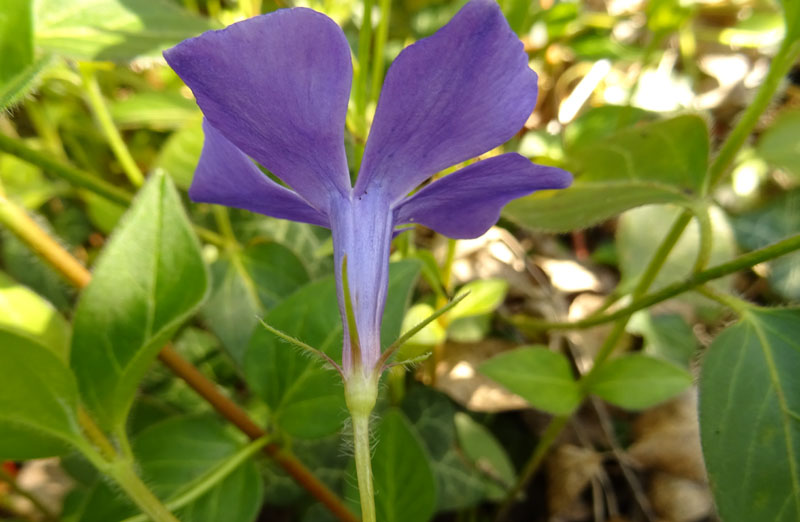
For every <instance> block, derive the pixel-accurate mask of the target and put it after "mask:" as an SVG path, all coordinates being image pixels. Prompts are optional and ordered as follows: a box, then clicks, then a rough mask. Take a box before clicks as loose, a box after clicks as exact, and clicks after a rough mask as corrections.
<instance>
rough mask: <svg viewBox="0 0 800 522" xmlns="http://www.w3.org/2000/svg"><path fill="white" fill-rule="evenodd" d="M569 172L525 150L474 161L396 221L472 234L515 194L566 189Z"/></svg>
mask: <svg viewBox="0 0 800 522" xmlns="http://www.w3.org/2000/svg"><path fill="white" fill-rule="evenodd" d="M571 182H572V175H571V174H570V173H569V172H566V171H564V170H561V169H559V168H556V167H545V166H542V165H535V164H533V163H531V162H530V160H528V159H527V158H525V157H523V156H520V155H519V154H514V153H511V154H503V155H500V156H495V157H493V158H489V159H485V160H482V161H479V162H477V163H473V164H472V165H470V166H469V167H466V168H464V169H462V170H459V171H457V172H454V173H453V174H450V175H449V176H445V177H444V178H442V179H439V180H436V181H434V182H433V183H431V184H430V185H428V186H426V187H423V188H422V189H421V190H420V191H419V192H417V193H416V194H414V195H413V196H411V197H409V198H408V199H406V200H405V201H403V202H402V203H400V204H399V205H398V206H397V207H396V208H395V224H396V225H403V224H407V223H419V224H422V225H425V226H426V227H429V228H432V229H433V230H435V231H437V232H439V233H440V234H444V235H445V236H448V237H452V238H455V239H471V238H475V237H478V236H480V235H481V234H483V233H484V232H486V231H487V230H488V229H489V227H491V226H492V225H494V224H495V223H496V222H497V219H498V218H499V217H500V210H501V209H502V208H503V206H505V204H506V203H508V202H509V201H511V200H512V199H516V198H520V197H522V196H526V195H528V194H530V193H531V192H534V191H537V190H545V189H560V188H566V187H568V186H569V184H570V183H571Z"/></svg>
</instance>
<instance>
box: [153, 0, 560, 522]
mask: <svg viewBox="0 0 800 522" xmlns="http://www.w3.org/2000/svg"><path fill="white" fill-rule="evenodd" d="M164 56H165V57H166V59H167V62H168V63H169V64H170V66H171V67H172V68H173V69H174V70H175V71H176V72H177V73H178V74H179V75H180V76H181V78H182V79H183V80H184V81H185V82H186V83H187V85H189V87H190V88H191V89H192V91H193V92H194V94H195V97H196V98H197V103H198V105H199V106H200V108H201V109H202V111H203V113H204V115H205V121H204V124H203V129H204V131H205V143H204V145H203V153H202V155H201V157H200V163H199V164H198V166H197V171H196V173H195V177H194V181H193V183H192V187H191V188H190V190H189V195H190V197H191V198H192V199H193V200H195V201H199V202H206V203H218V204H222V205H228V206H233V207H238V208H243V209H247V210H251V211H254V212H259V213H262V214H266V215H269V216H273V217H278V218H285V219H292V220H295V221H301V222H306V223H313V224H315V225H320V226H324V227H328V228H330V229H331V232H332V235H333V248H334V263H335V270H336V280H337V291H338V295H339V308H340V312H341V316H342V323H343V326H344V340H343V343H344V347H343V350H342V362H341V366H339V365H338V364H337V363H336V362H333V361H331V364H333V365H334V366H335V367H336V368H337V369H338V370H339V372H340V373H341V375H342V378H343V380H344V384H345V395H346V398H347V405H348V408H349V410H350V413H351V415H352V418H353V429H354V436H355V450H356V462H357V470H358V476H359V487H360V490H361V500H362V502H361V504H362V511H363V517H364V520H368V521H372V520H374V519H375V514H374V505H373V502H372V485H371V478H370V470H369V455H368V452H369V429H368V420H369V416H370V414H371V412H372V409H373V407H374V405H375V400H376V397H377V393H378V380H379V378H380V375H381V373H382V372H383V370H384V368H385V365H386V362H387V359H388V357H390V356H391V351H390V350H387V352H386V353H385V354H384V356H383V357H382V356H381V346H380V326H381V320H382V316H383V309H384V304H385V301H386V291H387V288H388V273H389V250H390V243H391V241H392V238H393V236H394V235H395V234H397V233H399V232H401V231H402V228H400V229H398V227H402V226H404V225H410V224H416V223H419V224H422V225H425V226H427V227H430V228H432V229H434V230H436V231H437V232H440V233H442V234H444V235H447V236H449V237H453V238H459V239H463V238H474V237H478V236H480V235H481V234H483V233H484V232H485V231H486V230H488V228H489V227H490V226H492V225H493V224H494V223H495V222H496V221H497V218H498V217H499V215H500V209H501V208H502V207H503V206H504V205H505V204H506V203H507V202H508V201H510V200H512V199H515V198H519V197H522V196H524V195H527V194H530V193H531V192H534V191H537V190H543V189H559V188H565V187H567V186H568V185H569V184H570V182H571V179H572V178H571V176H570V174H569V173H567V172H565V171H563V170H561V169H558V168H555V167H546V166H539V165H535V164H533V163H531V162H530V161H529V160H528V159H526V158H524V157H522V156H520V155H518V154H513V153H511V154H502V155H499V156H493V157H489V158H487V159H484V160H481V161H479V162H477V163H473V164H471V165H469V166H467V167H464V168H462V169H460V170H457V171H456V172H454V173H452V174H449V175H447V176H446V177H444V178H442V179H439V180H436V181H433V182H431V183H430V184H428V185H425V186H424V187H422V188H420V189H419V190H417V191H416V192H414V193H413V194H412V195H410V196H409V193H411V192H412V191H414V190H415V189H416V188H417V187H418V186H419V185H420V184H421V183H423V182H424V181H426V180H427V179H428V178H430V177H431V176H432V175H434V174H436V173H437V172H439V171H441V170H443V169H445V168H448V167H451V166H453V165H456V164H459V163H461V162H465V161H467V160H470V159H471V158H474V157H475V156H477V155H479V154H484V153H486V152H488V151H490V150H492V149H493V148H495V147H497V146H498V145H500V144H502V143H504V142H505V141H507V140H508V139H509V138H511V137H512V136H513V135H514V134H515V133H516V132H517V131H518V130H519V129H520V128H521V127H522V125H523V124H524V123H525V121H526V119H527V118H528V116H529V115H530V114H531V111H532V110H533V107H534V105H535V103H536V94H537V85H536V80H537V77H536V74H535V73H534V72H533V71H532V70H531V69H530V68H529V67H528V59H527V56H526V54H525V53H524V52H523V49H522V44H521V42H520V41H519V39H518V38H517V36H516V35H515V34H514V32H513V31H511V29H510V28H509V26H508V23H507V22H506V20H505V18H504V17H503V14H502V12H501V11H500V9H499V7H498V6H497V4H496V3H495V2H494V1H490V0H473V1H471V2H470V3H468V4H467V5H466V6H465V7H464V8H463V9H462V10H461V11H460V12H459V13H458V14H457V15H456V16H455V17H454V18H453V19H452V21H451V22H450V23H449V24H447V25H446V26H444V27H443V28H442V29H440V30H439V31H438V32H437V33H436V34H434V35H433V36H431V37H429V38H426V39H423V40H421V41H419V42H417V43H416V44H414V45H412V46H411V47H409V48H407V49H405V50H404V51H403V52H401V54H400V55H399V56H398V57H397V59H396V60H395V61H394V63H393V64H392V66H391V67H390V69H389V71H388V73H387V76H386V81H385V83H384V87H383V90H382V93H381V97H380V100H379V102H378V106H377V109H376V111H375V118H374V123H373V124H372V128H371V131H370V135H369V139H368V141H367V144H366V150H365V152H364V158H363V160H362V162H361V168H360V171H359V173H358V177H357V180H356V183H355V186H351V182H350V175H349V173H348V168H347V161H346V155H345V144H344V128H345V115H346V112H347V106H348V100H349V94H350V82H351V76H352V67H351V63H350V48H349V46H348V44H347V40H346V39H345V36H344V33H342V31H341V29H339V27H338V26H337V25H336V24H335V23H334V22H333V21H332V20H330V19H329V18H328V17H326V16H325V15H323V14H320V13H317V12H314V11H312V10H309V9H303V8H296V9H287V10H279V11H276V12H274V13H271V14H268V15H263V16H260V17H257V18H253V19H249V20H246V21H243V22H240V23H237V24H234V25H232V26H230V27H228V28H227V29H224V30H222V31H212V32H208V33H204V34H202V35H201V36H198V37H196V38H192V39H190V40H187V41H184V42H183V43H181V44H179V45H177V46H176V47H174V48H172V49H170V50H168V51H166V52H165V53H164ZM251 158H252V159H254V160H256V161H258V163H260V164H261V165H262V166H263V167H265V168H267V169H268V170H269V171H270V172H271V173H272V174H274V175H275V176H277V177H278V178H279V179H280V180H281V181H283V182H284V183H286V185H288V186H289V187H290V189H289V188H286V187H284V186H282V185H280V184H279V183H277V182H275V181H273V180H271V179H270V178H269V177H267V175H265V174H264V173H263V172H261V170H260V169H259V168H258V167H257V166H256V165H255V164H254V163H253V162H252V161H251ZM394 346H395V347H396V346H397V345H394Z"/></svg>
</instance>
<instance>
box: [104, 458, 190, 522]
mask: <svg viewBox="0 0 800 522" xmlns="http://www.w3.org/2000/svg"><path fill="white" fill-rule="evenodd" d="M103 471H104V472H105V473H106V474H108V475H109V476H110V477H111V478H112V479H114V481H115V482H116V483H117V484H119V486H120V487H121V488H122V489H123V490H124V491H125V493H126V494H127V495H128V496H129V497H130V498H131V500H133V501H134V502H135V503H136V505H137V506H138V507H139V508H140V509H141V510H142V512H144V513H145V514H146V515H147V516H148V517H150V519H151V520H153V522H178V519H177V518H175V516H174V515H173V514H172V513H170V512H169V510H168V509H167V507H166V506H165V505H164V504H162V503H161V501H160V500H159V499H158V498H157V497H156V496H155V495H153V492H152V491H150V490H149V489H148V488H147V486H146V485H145V484H144V482H142V479H141V478H139V475H137V474H136V472H135V471H134V469H133V463H132V462H131V461H129V460H127V459H120V460H117V461H115V462H112V463H111V465H110V466H108V468H107V469H104V470H103Z"/></svg>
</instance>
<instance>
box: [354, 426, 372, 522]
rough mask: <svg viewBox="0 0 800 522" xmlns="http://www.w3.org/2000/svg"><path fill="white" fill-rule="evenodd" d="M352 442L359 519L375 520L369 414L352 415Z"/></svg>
mask: <svg viewBox="0 0 800 522" xmlns="http://www.w3.org/2000/svg"><path fill="white" fill-rule="evenodd" d="M352 418H353V444H354V446H355V454H356V455H355V456H356V474H357V475H358V491H359V496H360V498H361V521H362V522H375V492H374V490H373V486H372V453H371V450H370V448H371V445H370V442H369V415H355V414H354V415H353V417H352Z"/></svg>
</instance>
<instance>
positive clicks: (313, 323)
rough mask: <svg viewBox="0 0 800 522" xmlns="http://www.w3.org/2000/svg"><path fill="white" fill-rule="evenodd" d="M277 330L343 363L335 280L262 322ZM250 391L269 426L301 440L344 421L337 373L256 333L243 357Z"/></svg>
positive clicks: (304, 291) (301, 293) (302, 293)
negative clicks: (263, 407) (264, 411)
mask: <svg viewBox="0 0 800 522" xmlns="http://www.w3.org/2000/svg"><path fill="white" fill-rule="evenodd" d="M264 321H265V322H266V323H268V324H269V325H270V326H272V327H274V328H277V329H278V330H281V331H283V332H284V333H287V334H289V335H291V336H293V337H296V338H299V339H300V340H301V341H304V342H305V343H307V344H309V345H311V346H313V347H314V348H316V349H318V350H321V351H323V352H325V353H326V354H328V355H329V356H330V357H331V358H332V359H333V360H335V361H339V360H341V346H342V344H341V343H342V327H341V323H340V318H339V310H338V307H337V300H336V285H335V282H334V280H333V278H326V279H323V280H320V281H315V282H312V283H310V284H308V285H306V286H304V287H303V288H301V289H300V290H298V291H297V292H295V293H294V294H292V295H291V296H290V297H289V298H287V299H286V300H284V301H283V302H281V303H280V304H278V305H277V306H276V307H275V308H273V309H272V310H270V312H269V313H268V314H267V315H266V317H265V318H264ZM244 372H245V377H246V378H247V381H248V382H249V383H250V386H251V388H252V389H253V391H254V392H256V393H257V394H258V395H259V397H261V399H262V400H264V402H266V403H267V406H269V408H270V422H271V423H274V424H277V425H278V426H280V428H281V429H282V430H285V431H286V432H287V433H289V434H291V435H293V436H295V437H301V438H316V437H322V436H324V435H327V434H329V433H333V432H334V431H336V430H337V429H338V428H339V427H340V426H341V424H342V422H344V419H345V418H346V408H345V402H344V392H343V389H342V382H341V379H340V377H339V376H338V375H337V374H336V372H334V371H331V370H330V369H329V368H324V367H323V366H322V365H321V363H320V362H319V361H317V360H316V359H312V358H310V357H309V356H308V355H307V354H306V353H304V352H303V353H301V352H300V351H298V349H297V348H295V347H294V346H291V345H289V344H287V343H286V342H284V341H282V340H279V339H278V338H276V337H275V336H274V335H273V334H272V333H270V332H269V331H267V330H265V329H264V328H257V329H256V330H255V332H254V333H253V336H252V337H251V338H250V341H249V343H248V345H247V349H246V352H245V356H244Z"/></svg>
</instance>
